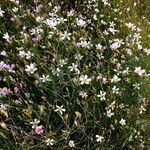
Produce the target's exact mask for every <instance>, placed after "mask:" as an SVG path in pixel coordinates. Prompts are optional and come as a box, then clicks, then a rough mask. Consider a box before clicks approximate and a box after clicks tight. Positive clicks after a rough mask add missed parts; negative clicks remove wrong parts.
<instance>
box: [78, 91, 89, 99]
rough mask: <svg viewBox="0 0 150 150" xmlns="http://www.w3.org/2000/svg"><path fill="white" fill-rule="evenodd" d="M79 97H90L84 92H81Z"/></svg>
mask: <svg viewBox="0 0 150 150" xmlns="http://www.w3.org/2000/svg"><path fill="white" fill-rule="evenodd" d="M79 95H80V96H81V97H82V98H86V97H87V96H88V95H87V93H86V92H84V91H81V92H80V93H79Z"/></svg>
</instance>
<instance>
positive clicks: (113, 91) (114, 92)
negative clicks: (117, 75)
mask: <svg viewBox="0 0 150 150" xmlns="http://www.w3.org/2000/svg"><path fill="white" fill-rule="evenodd" d="M112 93H113V94H119V88H117V87H116V86H113V88H112Z"/></svg>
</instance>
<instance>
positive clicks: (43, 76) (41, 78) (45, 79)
mask: <svg viewBox="0 0 150 150" xmlns="http://www.w3.org/2000/svg"><path fill="white" fill-rule="evenodd" d="M39 80H41V82H43V83H45V82H46V81H51V80H50V78H49V75H47V76H45V75H42V77H40V78H39Z"/></svg>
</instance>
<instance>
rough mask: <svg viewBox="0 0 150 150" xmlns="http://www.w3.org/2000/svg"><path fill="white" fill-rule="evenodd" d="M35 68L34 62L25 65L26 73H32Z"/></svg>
mask: <svg viewBox="0 0 150 150" xmlns="http://www.w3.org/2000/svg"><path fill="white" fill-rule="evenodd" d="M36 70H37V68H35V64H34V63H31V64H30V65H26V69H25V71H26V72H27V73H31V74H33V73H34V72H35V71H36Z"/></svg>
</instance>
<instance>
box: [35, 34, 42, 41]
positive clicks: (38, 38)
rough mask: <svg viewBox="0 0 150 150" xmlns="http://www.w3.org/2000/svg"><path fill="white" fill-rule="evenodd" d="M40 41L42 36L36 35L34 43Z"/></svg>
mask: <svg viewBox="0 0 150 150" xmlns="http://www.w3.org/2000/svg"><path fill="white" fill-rule="evenodd" d="M41 39H42V36H41V35H40V34H37V35H36V38H35V39H34V41H39V40H41Z"/></svg>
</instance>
